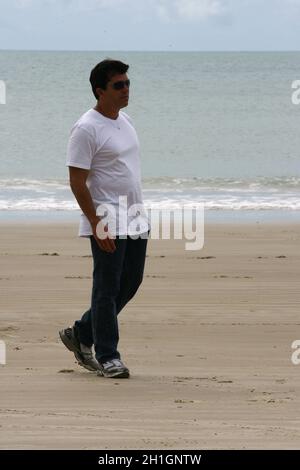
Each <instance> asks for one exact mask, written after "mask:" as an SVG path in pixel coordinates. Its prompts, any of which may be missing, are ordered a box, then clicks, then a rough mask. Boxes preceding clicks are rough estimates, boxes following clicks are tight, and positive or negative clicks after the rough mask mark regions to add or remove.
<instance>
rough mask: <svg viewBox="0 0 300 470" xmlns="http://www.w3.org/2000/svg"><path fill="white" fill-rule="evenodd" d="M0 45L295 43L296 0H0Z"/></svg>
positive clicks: (299, 20) (299, 37)
mask: <svg viewBox="0 0 300 470" xmlns="http://www.w3.org/2000/svg"><path fill="white" fill-rule="evenodd" d="M0 49H38V50H43V49H46V50H103V51H113V50H120V51H121V50H123V51H131V50H140V51H147V50H153V51H172V50H173V51H180V50H191V51H201V50H204V51H206V50H207V51H210V50H220V51H222V50H299V49H300V0H0Z"/></svg>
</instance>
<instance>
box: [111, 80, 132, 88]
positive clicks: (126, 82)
mask: <svg viewBox="0 0 300 470" xmlns="http://www.w3.org/2000/svg"><path fill="white" fill-rule="evenodd" d="M111 86H112V87H113V89H114V90H123V88H125V86H127V88H129V87H130V80H120V81H119V82H115V83H112V85H111Z"/></svg>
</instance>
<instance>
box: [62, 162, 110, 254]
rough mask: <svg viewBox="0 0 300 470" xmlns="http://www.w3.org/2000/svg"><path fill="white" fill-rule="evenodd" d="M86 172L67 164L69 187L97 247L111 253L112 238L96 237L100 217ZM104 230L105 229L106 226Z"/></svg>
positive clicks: (87, 172)
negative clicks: (87, 181)
mask: <svg viewBox="0 0 300 470" xmlns="http://www.w3.org/2000/svg"><path fill="white" fill-rule="evenodd" d="M88 174H89V170H84V169H82V168H77V167H74V166H69V176H70V187H71V189H72V192H73V194H74V196H75V198H76V200H77V202H78V204H79V207H80V209H81V210H82V212H83V213H84V214H85V215H86V217H87V219H88V221H89V222H90V224H91V226H92V230H93V236H94V238H95V240H96V242H97V243H98V245H99V247H100V248H101V250H103V251H107V252H109V253H113V252H114V251H115V249H116V246H115V242H114V240H113V239H111V238H108V237H107V238H105V239H104V240H101V239H100V238H98V237H97V232H96V230H97V224H98V223H99V222H100V220H101V219H100V217H99V216H97V214H96V210H95V207H94V204H93V201H92V197H91V194H90V192H89V189H88V187H87V185H86V180H87V177H88ZM104 230H105V228H104ZM105 231H107V228H106V230H105Z"/></svg>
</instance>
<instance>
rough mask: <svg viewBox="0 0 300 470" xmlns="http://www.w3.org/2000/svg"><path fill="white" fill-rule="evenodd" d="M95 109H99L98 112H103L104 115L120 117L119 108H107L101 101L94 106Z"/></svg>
mask: <svg viewBox="0 0 300 470" xmlns="http://www.w3.org/2000/svg"><path fill="white" fill-rule="evenodd" d="M94 110H95V111H98V113H100V114H103V116H105V117H107V118H109V119H118V117H119V110H118V109H112V108H106V107H105V106H103V105H101V104H100V103H97V104H96V106H95V107H94Z"/></svg>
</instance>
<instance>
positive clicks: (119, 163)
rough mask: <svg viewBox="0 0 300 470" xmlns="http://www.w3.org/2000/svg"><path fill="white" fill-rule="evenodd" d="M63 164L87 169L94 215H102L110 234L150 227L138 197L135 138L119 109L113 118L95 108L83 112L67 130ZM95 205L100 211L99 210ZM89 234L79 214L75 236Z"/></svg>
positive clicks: (126, 232)
mask: <svg viewBox="0 0 300 470" xmlns="http://www.w3.org/2000/svg"><path fill="white" fill-rule="evenodd" d="M67 166H74V167H77V168H83V169H86V170H90V172H89V175H88V178H87V187H88V188H89V191H90V194H91V197H92V200H93V203H94V205H95V208H96V209H97V208H98V212H97V214H98V215H100V216H103V215H106V223H108V229H109V232H110V233H112V234H113V235H126V234H128V235H137V234H140V233H145V232H147V231H148V229H149V228H150V226H149V221H148V217H147V213H146V211H145V209H144V206H143V200H142V190H141V171H140V157H139V141H138V137H137V134H136V131H135V129H134V127H133V123H132V120H131V119H130V117H129V116H128V115H127V114H126V113H124V112H123V111H120V112H119V116H118V118H117V119H110V118H107V117H105V116H103V115H102V114H101V113H99V112H98V111H96V110H95V109H90V110H89V111H87V112H86V113H85V114H83V115H82V116H81V117H80V118H79V120H78V121H77V122H76V123H75V124H74V126H73V128H72V130H71V134H70V139H69V143H68V150H67ZM120 196H121V199H120ZM135 205H138V206H135ZM99 206H101V209H103V212H101V211H100V212H99V209H100V207H99ZM104 209H105V210H104ZM127 209H129V211H127ZM90 235H92V229H91V225H90V223H89V221H88V219H87V217H86V216H85V215H84V214H81V220H80V227H79V236H81V237H87V236H90Z"/></svg>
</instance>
